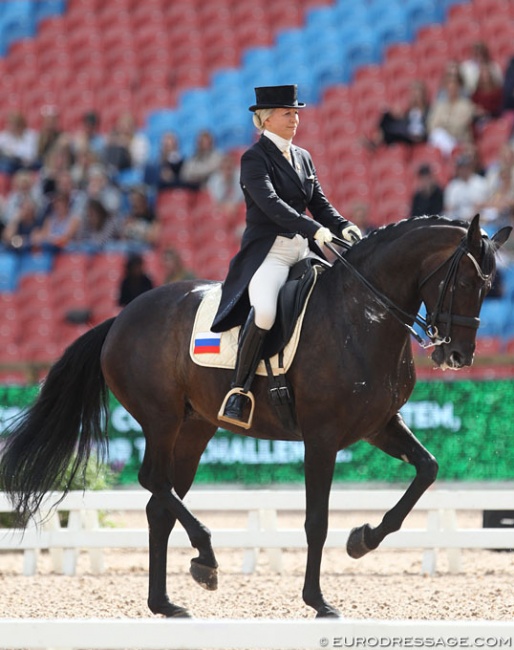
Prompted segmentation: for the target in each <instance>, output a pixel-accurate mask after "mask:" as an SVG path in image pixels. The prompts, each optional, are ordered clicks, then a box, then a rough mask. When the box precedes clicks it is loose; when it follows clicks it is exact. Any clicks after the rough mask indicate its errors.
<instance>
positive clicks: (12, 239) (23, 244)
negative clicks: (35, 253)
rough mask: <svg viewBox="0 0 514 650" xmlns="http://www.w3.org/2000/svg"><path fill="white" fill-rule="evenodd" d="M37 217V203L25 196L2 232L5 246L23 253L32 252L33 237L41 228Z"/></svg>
mask: <svg viewBox="0 0 514 650" xmlns="http://www.w3.org/2000/svg"><path fill="white" fill-rule="evenodd" d="M37 215H38V208H37V203H36V202H35V201H34V199H33V198H32V197H31V196H30V195H28V194H27V195H25V196H24V197H23V198H22V199H21V202H20V204H19V206H18V208H17V210H16V212H15V213H14V215H13V217H12V219H11V220H10V221H9V223H8V224H7V225H6V226H5V228H4V230H3V232H2V242H3V244H4V245H5V246H7V247H8V248H10V249H11V250H15V251H19V252H22V253H23V252H25V251H28V250H31V249H32V246H33V243H34V242H33V239H32V236H33V234H34V233H35V232H36V231H37V230H38V228H39V225H38V220H37Z"/></svg>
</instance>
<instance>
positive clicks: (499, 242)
mask: <svg viewBox="0 0 514 650" xmlns="http://www.w3.org/2000/svg"><path fill="white" fill-rule="evenodd" d="M511 232H512V226H505V227H504V228H501V229H500V230H498V232H496V233H494V235H493V236H492V237H491V241H493V242H494V245H495V247H496V250H498V249H499V248H500V247H501V246H503V244H505V242H506V241H507V239H508V238H509V237H510V233H511Z"/></svg>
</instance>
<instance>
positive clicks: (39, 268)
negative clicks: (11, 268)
mask: <svg viewBox="0 0 514 650" xmlns="http://www.w3.org/2000/svg"><path fill="white" fill-rule="evenodd" d="M53 260H54V254H53V253H49V252H46V251H41V252H37V253H23V254H22V255H21V257H20V262H19V268H18V278H22V277H23V276H25V275H29V274H32V273H49V272H50V271H51V270H52V266H53Z"/></svg>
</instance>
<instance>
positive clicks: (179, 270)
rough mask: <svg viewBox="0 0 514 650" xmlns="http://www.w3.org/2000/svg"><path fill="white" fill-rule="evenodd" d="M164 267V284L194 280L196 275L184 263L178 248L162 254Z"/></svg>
mask: <svg viewBox="0 0 514 650" xmlns="http://www.w3.org/2000/svg"><path fill="white" fill-rule="evenodd" d="M162 262H163V266H164V284H169V283H170V282H179V281H180V280H194V279H195V278H196V275H195V274H194V273H193V272H192V271H191V270H190V269H188V268H186V267H185V265H184V261H183V259H182V257H181V255H180V253H179V251H178V250H177V249H176V248H167V249H166V250H165V251H164V252H163V254H162Z"/></svg>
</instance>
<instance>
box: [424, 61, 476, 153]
mask: <svg viewBox="0 0 514 650" xmlns="http://www.w3.org/2000/svg"><path fill="white" fill-rule="evenodd" d="M442 89H443V90H444V92H443V93H442V94H441V95H440V96H439V97H438V98H437V99H436V100H435V101H434V102H433V104H432V106H431V108H430V111H429V114H428V119H427V125H428V140H429V142H430V144H432V145H433V146H435V147H437V148H438V149H439V150H440V151H441V152H442V153H443V155H445V156H450V155H451V154H452V152H453V151H454V149H455V148H456V147H457V146H458V145H460V144H463V143H466V142H473V139H474V136H473V120H474V117H475V107H474V104H473V102H472V101H471V100H470V99H469V98H468V97H464V96H463V95H462V90H463V84H462V78H461V76H460V74H459V73H458V72H451V71H448V70H447V71H446V72H445V74H444V77H443V82H442Z"/></svg>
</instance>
